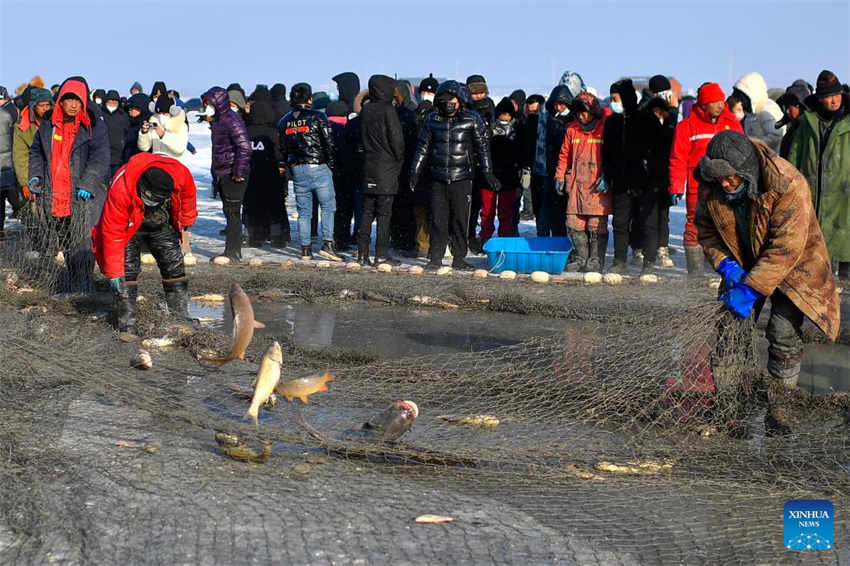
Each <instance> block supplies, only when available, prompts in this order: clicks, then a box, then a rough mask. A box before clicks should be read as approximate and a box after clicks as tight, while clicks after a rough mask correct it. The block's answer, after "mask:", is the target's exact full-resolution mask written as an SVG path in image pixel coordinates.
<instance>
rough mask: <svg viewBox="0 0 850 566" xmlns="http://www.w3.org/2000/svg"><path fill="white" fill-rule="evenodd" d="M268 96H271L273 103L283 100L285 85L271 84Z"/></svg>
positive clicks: (284, 97)
mask: <svg viewBox="0 0 850 566" xmlns="http://www.w3.org/2000/svg"><path fill="white" fill-rule="evenodd" d="M269 94H270V95H271V97H272V101H273V102H277V101H279V100H285V99H286V94H287V93H286V85H284V84H283V83H275V84H273V85H272V88H271V90H269Z"/></svg>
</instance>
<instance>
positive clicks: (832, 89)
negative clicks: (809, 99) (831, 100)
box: [815, 70, 843, 98]
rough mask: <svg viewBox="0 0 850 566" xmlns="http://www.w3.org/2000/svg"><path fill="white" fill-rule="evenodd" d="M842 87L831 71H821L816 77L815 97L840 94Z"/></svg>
mask: <svg viewBox="0 0 850 566" xmlns="http://www.w3.org/2000/svg"><path fill="white" fill-rule="evenodd" d="M842 92H843V87H842V86H841V81H839V80H838V77H836V76H835V73H833V72H832V71H827V70H823V71H821V72H820V74H819V75H818V82H817V88H816V89H815V96H817V97H818V98H822V97H824V96H832V95H833V94H841V93H842Z"/></svg>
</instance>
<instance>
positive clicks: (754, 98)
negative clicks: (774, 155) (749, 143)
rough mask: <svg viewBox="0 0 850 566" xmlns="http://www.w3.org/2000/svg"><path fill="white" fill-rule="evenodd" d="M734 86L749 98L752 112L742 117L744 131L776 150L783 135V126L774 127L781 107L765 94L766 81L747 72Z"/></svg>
mask: <svg viewBox="0 0 850 566" xmlns="http://www.w3.org/2000/svg"><path fill="white" fill-rule="evenodd" d="M735 88H736V89H738V90H740V91H741V92H743V93H744V94H746V95H747V96H748V97H749V98H750V105H751V106H752V109H753V113H752V114H747V115H746V116H745V117H744V121H743V124H742V125H743V126H744V133H745V134H747V136H749V137H751V138H757V139H759V140H761V141H763V142H764V143H766V144H767V145H769V146H770V148H771V149H773V150H774V151H776V152H778V151H779V145H780V144H781V143H782V136H783V135H785V127H784V126H783V127H782V128H780V129H778V130H777V129H776V127H775V126H776V122H778V121H779V120H781V119H782V109H781V108H779V105H778V104H776V102H774V101H773V100H771V99H770V98H769V97H768V96H767V83H766V82H765V80H764V77H762V76H761V75H760V74H758V73H747V74H746V75H744V76H743V77H741V78H740V79H738V82H736V83H735Z"/></svg>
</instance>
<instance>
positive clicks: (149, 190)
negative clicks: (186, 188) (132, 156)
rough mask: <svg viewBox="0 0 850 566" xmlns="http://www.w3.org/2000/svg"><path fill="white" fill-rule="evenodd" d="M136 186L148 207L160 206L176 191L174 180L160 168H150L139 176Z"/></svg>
mask: <svg viewBox="0 0 850 566" xmlns="http://www.w3.org/2000/svg"><path fill="white" fill-rule="evenodd" d="M136 186H137V187H138V189H139V197H141V199H142V202H143V203H145V205H146V206H159V205H160V204H162V203H163V201H165V199H167V198H168V197H169V196H171V193H172V192H173V191H174V179H172V178H171V175H169V174H168V173H166V172H165V171H164V170H163V169H160V168H159V167H149V168H148V169H147V170H146V171H145V172H144V173H142V174H141V175H139V181H138V182H137V183H136Z"/></svg>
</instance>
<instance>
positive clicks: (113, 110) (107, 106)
mask: <svg viewBox="0 0 850 566" xmlns="http://www.w3.org/2000/svg"><path fill="white" fill-rule="evenodd" d="M106 109H107V110H108V111H109V113H110V114H111V113H112V112H115V111H116V110H118V105H117V104H116V105H114V106H113V105H111V104H107V105H106Z"/></svg>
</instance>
